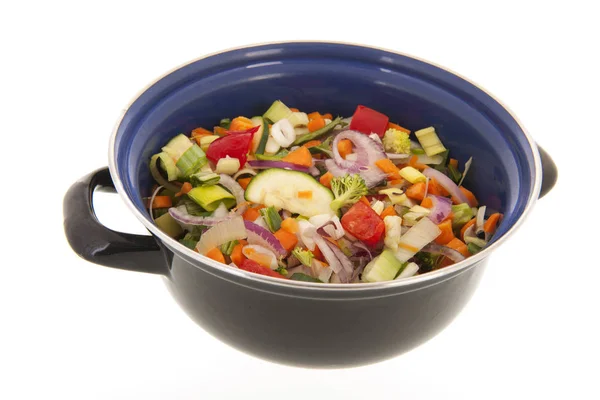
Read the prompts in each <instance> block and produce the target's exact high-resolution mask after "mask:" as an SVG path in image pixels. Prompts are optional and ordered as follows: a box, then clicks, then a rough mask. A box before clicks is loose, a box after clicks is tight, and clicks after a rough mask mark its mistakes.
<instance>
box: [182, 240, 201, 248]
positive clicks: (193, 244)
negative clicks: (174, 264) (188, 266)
mask: <svg viewBox="0 0 600 400" xmlns="http://www.w3.org/2000/svg"><path fill="white" fill-rule="evenodd" d="M179 243H181V244H182V245H184V246H185V247H187V248H190V249H192V250H194V249H195V248H196V244H197V243H198V241H197V240H192V239H186V238H183V239H179Z"/></svg>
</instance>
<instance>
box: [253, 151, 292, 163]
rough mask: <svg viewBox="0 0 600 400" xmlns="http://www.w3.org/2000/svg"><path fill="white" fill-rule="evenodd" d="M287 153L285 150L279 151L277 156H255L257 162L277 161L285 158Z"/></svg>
mask: <svg viewBox="0 0 600 400" xmlns="http://www.w3.org/2000/svg"><path fill="white" fill-rule="evenodd" d="M288 154H289V151H288V150H286V149H283V150H280V151H279V152H277V154H273V155H268V154H255V155H254V156H255V157H256V159H257V160H267V161H279V160H281V159H282V158H283V157H285V156H287V155H288Z"/></svg>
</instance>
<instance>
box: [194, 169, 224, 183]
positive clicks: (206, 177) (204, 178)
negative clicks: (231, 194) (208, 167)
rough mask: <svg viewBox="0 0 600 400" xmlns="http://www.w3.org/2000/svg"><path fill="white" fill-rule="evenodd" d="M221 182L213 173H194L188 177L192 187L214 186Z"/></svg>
mask: <svg viewBox="0 0 600 400" xmlns="http://www.w3.org/2000/svg"><path fill="white" fill-rule="evenodd" d="M220 180H221V177H220V176H219V175H217V174H215V173H214V172H202V171H200V172H196V173H195V174H193V175H191V176H190V182H191V184H192V185H194V186H210V185H216V184H217V183H219V181H220Z"/></svg>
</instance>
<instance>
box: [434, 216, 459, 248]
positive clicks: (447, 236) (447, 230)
mask: <svg viewBox="0 0 600 400" xmlns="http://www.w3.org/2000/svg"><path fill="white" fill-rule="evenodd" d="M438 228H440V230H441V231H442V233H440V235H439V236H438V237H437V238H436V239H435V242H436V243H437V244H442V245H444V244H446V243H448V242H449V241H451V240H452V239H454V233H453V232H452V220H447V221H444V222H442V223H441V224H439V225H438Z"/></svg>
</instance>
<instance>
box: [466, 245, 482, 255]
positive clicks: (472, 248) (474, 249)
mask: <svg viewBox="0 0 600 400" xmlns="http://www.w3.org/2000/svg"><path fill="white" fill-rule="evenodd" d="M467 250H469V253H471V254H477V253H479V252H480V251H481V247H479V246H477V245H476V244H475V243H469V244H467Z"/></svg>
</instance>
